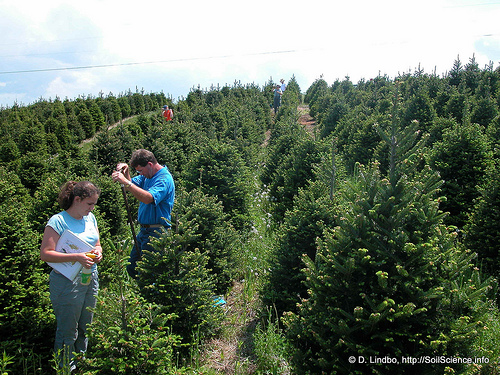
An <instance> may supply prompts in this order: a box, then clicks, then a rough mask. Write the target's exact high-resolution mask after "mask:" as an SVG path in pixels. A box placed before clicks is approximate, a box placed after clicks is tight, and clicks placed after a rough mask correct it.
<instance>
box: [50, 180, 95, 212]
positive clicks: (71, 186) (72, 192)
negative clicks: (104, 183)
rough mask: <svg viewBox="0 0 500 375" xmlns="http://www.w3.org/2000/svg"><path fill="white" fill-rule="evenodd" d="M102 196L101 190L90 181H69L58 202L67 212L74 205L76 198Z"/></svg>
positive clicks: (62, 188)
mask: <svg viewBox="0 0 500 375" xmlns="http://www.w3.org/2000/svg"><path fill="white" fill-rule="evenodd" d="M100 194H101V190H100V189H99V188H98V187H96V186H95V185H94V184H93V183H92V182H90V181H80V182H76V181H68V182H66V183H65V184H64V185H63V186H62V187H61V192H60V193H59V198H58V202H59V205H60V206H61V208H62V209H63V210H67V209H68V208H70V207H71V205H72V204H73V200H74V199H75V197H80V198H81V199H85V198H88V197H92V196H94V195H98V196H99V195H100Z"/></svg>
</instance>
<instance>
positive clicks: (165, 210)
mask: <svg viewBox="0 0 500 375" xmlns="http://www.w3.org/2000/svg"><path fill="white" fill-rule="evenodd" d="M132 182H133V183H134V184H135V185H137V186H139V187H140V188H141V189H144V190H146V191H148V192H149V193H150V194H151V195H152V196H153V203H150V204H146V203H142V202H140V203H139V212H138V214H137V220H138V221H139V223H141V224H150V225H152V224H161V225H165V226H168V227H169V226H170V224H168V222H167V221H165V219H166V220H170V212H172V207H173V206H174V199H175V184H174V179H173V177H172V175H171V174H170V171H169V170H168V168H167V167H166V166H163V168H161V169H160V170H159V171H158V172H156V173H155V175H154V176H153V177H152V178H146V177H144V176H142V175H139V176H135V177H133V178H132Z"/></svg>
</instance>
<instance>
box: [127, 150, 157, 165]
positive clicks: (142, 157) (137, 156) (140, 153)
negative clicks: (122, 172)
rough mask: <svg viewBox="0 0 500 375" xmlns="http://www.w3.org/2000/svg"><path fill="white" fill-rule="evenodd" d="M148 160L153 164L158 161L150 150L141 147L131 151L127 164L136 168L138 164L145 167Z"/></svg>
mask: <svg viewBox="0 0 500 375" xmlns="http://www.w3.org/2000/svg"><path fill="white" fill-rule="evenodd" d="M149 162H151V163H153V164H156V163H158V161H157V160H156V158H155V156H154V154H153V153H152V152H151V151H148V150H144V149H143V148H141V149H140V150H136V151H134V152H133V153H132V157H131V158H130V162H129V164H130V166H131V167H132V168H137V167H138V166H139V165H140V166H141V167H145V166H146V165H148V163H149Z"/></svg>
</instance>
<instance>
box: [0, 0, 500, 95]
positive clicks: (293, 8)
mask: <svg viewBox="0 0 500 375" xmlns="http://www.w3.org/2000/svg"><path fill="white" fill-rule="evenodd" d="M0 6H1V7H2V13H3V14H2V24H0V33H1V34H2V36H3V41H2V42H0V72H1V71H4V72H5V71H16V70H30V69H31V70H33V69H49V68H60V67H61V68H62V67H68V66H73V67H74V66H94V65H103V64H116V65H120V64H127V63H135V62H155V61H156V62H162V63H158V64H144V65H131V66H124V65H122V66H115V67H114V68H94V69H87V70H78V71H71V72H44V73H30V74H19V75H17V76H16V77H15V79H16V81H17V82H16V85H14V86H12V85H11V84H10V83H9V88H10V89H11V90H10V91H12V90H13V87H15V88H16V90H17V91H18V92H19V94H21V93H26V97H30V98H34V99H37V98H38V97H40V96H44V97H54V96H56V95H57V96H60V97H64V96H68V97H70V98H73V97H76V96H78V95H81V94H93V95H96V94H97V93H98V92H99V91H101V90H102V91H103V92H104V93H108V92H109V91H112V92H114V93H115V94H116V93H118V92H121V91H126V90H127V89H129V88H130V89H132V90H133V89H134V88H135V87H136V86H139V87H141V88H142V87H144V89H145V90H147V91H161V90H163V91H164V92H166V93H169V92H170V93H173V95H174V96H180V95H187V93H188V92H189V89H190V88H191V87H193V86H197V85H198V84H200V85H201V86H202V87H209V86H210V85H211V84H215V85H217V84H221V85H224V84H232V83H233V82H234V81H235V80H240V81H241V82H242V83H247V82H248V83H251V82H255V83H257V84H264V83H265V82H267V81H268V79H269V78H270V77H271V76H272V77H273V79H275V80H277V79H279V78H281V77H283V78H285V79H289V78H290V77H291V76H292V74H294V75H295V76H296V77H297V80H298V81H299V85H300V86H301V88H302V89H303V90H306V89H307V88H308V87H309V85H310V84H311V83H312V82H313V81H314V79H316V78H318V77H319V76H320V75H322V74H323V75H324V77H325V79H326V80H327V81H328V82H333V81H334V80H336V79H343V78H344V77H345V76H349V77H350V78H351V80H353V81H354V82H357V81H358V80H359V79H361V78H366V79H369V78H372V77H374V76H376V75H378V74H379V73H380V74H387V75H389V76H390V77H395V76H396V75H397V74H398V73H406V72H408V71H413V70H414V69H415V68H417V66H418V65H419V64H420V65H421V67H422V68H423V69H424V70H425V71H426V72H433V71H434V69H435V68H436V72H437V74H443V73H445V72H446V71H448V70H449V69H451V67H452V66H453V62H454V60H455V59H456V58H457V56H460V58H461V60H462V62H467V61H468V59H469V58H471V57H472V55H473V54H475V56H476V60H477V61H478V63H479V65H480V66H481V67H482V66H483V65H484V64H487V63H488V62H489V61H490V60H492V59H493V60H495V64H497V63H498V59H499V58H500V43H499V40H500V36H499V35H498V34H495V33H497V29H498V28H497V24H498V22H497V19H496V18H497V17H496V15H497V14H498V9H499V8H500V4H498V2H495V1H492V0H481V1H473V0H421V1H419V2H401V1H398V0H380V1H376V2H375V1H372V0H353V1H346V2H342V3H341V2H331V3H325V2H324V1H323V0H309V1H307V2H305V3H300V4H297V5H295V4H294V3H290V2H285V1H283V0H276V1H269V0H254V1H252V2H246V3H241V2H235V1H234V0H213V1H211V2H207V1H195V0H185V1H177V2H173V3H172V4H169V3H165V2H164V1H162V0H142V1H139V2H121V3H118V2H116V1H113V0H87V1H85V2H74V1H70V0H46V1H43V2H34V3H32V4H30V6H29V7H26V6H21V5H19V2H18V1H10V0H9V1H7V0H3V1H2V0H0ZM490 35H491V36H490ZM278 51H292V52H290V53H281V54H279V53H275V54H273V53H271V52H278ZM266 53H267V54H266ZM221 56H225V57H221ZM9 79H10V77H9ZM0 80H2V81H5V79H4V77H2V76H1V75H0ZM4 88H5V86H4V87H2V86H0V94H2V93H3V91H5V90H4ZM58 90H61V91H60V92H58ZM4 94H6V93H4Z"/></svg>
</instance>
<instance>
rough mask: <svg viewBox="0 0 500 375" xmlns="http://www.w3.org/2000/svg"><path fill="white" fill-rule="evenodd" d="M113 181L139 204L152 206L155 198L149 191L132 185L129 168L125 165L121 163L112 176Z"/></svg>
mask: <svg viewBox="0 0 500 375" xmlns="http://www.w3.org/2000/svg"><path fill="white" fill-rule="evenodd" d="M112 178H113V181H115V182H119V183H120V184H122V185H123V186H124V187H125V188H126V189H127V190H128V191H129V192H130V193H131V194H132V195H133V196H134V197H135V198H136V199H137V200H138V201H139V202H142V203H145V204H150V203H153V202H154V199H153V196H152V195H151V193H150V192H148V191H147V190H144V189H141V188H140V187H139V186H137V185H134V184H132V179H131V177H130V171H129V167H128V165H127V164H125V163H120V164H118V165H117V167H116V171H114V172H113V174H112Z"/></svg>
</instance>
